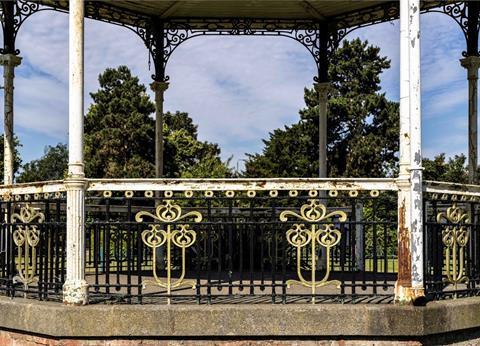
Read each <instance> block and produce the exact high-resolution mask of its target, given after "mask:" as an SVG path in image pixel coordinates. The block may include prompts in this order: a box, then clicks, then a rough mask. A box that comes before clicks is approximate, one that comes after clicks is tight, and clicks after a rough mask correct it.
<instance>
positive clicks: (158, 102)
mask: <svg viewBox="0 0 480 346" xmlns="http://www.w3.org/2000/svg"><path fill="white" fill-rule="evenodd" d="M154 20H155V19H154ZM163 40H164V24H163V22H162V21H161V20H160V19H158V18H157V19H156V21H155V22H154V23H152V41H153V44H154V46H155V49H154V50H152V52H153V54H152V55H153V63H154V65H155V75H153V76H152V77H153V79H154V82H153V83H152V84H150V87H151V89H152V91H153V92H154V93H155V178H161V177H163V175H164V171H163V168H164V165H163V161H164V159H163V101H164V95H165V91H166V90H167V89H168V83H167V82H166V80H167V78H166V77H165V56H164V41H163Z"/></svg>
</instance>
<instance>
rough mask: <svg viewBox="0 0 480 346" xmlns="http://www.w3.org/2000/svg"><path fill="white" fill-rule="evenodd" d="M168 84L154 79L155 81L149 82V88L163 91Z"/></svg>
mask: <svg viewBox="0 0 480 346" xmlns="http://www.w3.org/2000/svg"><path fill="white" fill-rule="evenodd" d="M168 85H169V83H168V82H158V81H155V82H152V83H150V89H152V91H155V92H157V91H159V92H165V91H166V90H167V89H168Z"/></svg>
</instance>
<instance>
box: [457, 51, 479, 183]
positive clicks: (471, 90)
mask: <svg viewBox="0 0 480 346" xmlns="http://www.w3.org/2000/svg"><path fill="white" fill-rule="evenodd" d="M460 63H461V65H462V67H464V68H465V69H467V77H468V182H469V183H470V184H475V183H476V182H477V174H476V172H477V165H478V144H477V142H478V121H477V117H478V90H477V87H478V68H479V67H480V57H478V56H473V55H472V56H469V57H466V58H464V59H460Z"/></svg>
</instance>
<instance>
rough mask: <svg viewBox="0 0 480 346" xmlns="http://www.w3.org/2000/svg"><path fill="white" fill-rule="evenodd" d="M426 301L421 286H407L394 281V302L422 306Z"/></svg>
mask: <svg viewBox="0 0 480 346" xmlns="http://www.w3.org/2000/svg"><path fill="white" fill-rule="evenodd" d="M426 303H427V298H426V297H425V289H424V288H423V287H421V288H420V287H419V288H416V287H407V286H402V285H399V284H398V282H396V283H395V304H399V305H415V306H424V305H425V304H426Z"/></svg>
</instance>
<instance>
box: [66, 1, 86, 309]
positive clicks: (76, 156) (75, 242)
mask: <svg viewBox="0 0 480 346" xmlns="http://www.w3.org/2000/svg"><path fill="white" fill-rule="evenodd" d="M69 4H70V13H69V99H68V101H69V118H68V120H69V137H68V150H69V158H68V177H67V179H66V180H65V187H66V190H67V278H66V281H65V284H64V286H63V301H64V303H66V304H73V305H84V304H87V303H88V284H87V282H86V281H85V188H86V180H85V175H84V170H83V115H84V114H83V112H84V105H83V98H84V72H83V66H84V0H70V2H69Z"/></svg>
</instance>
